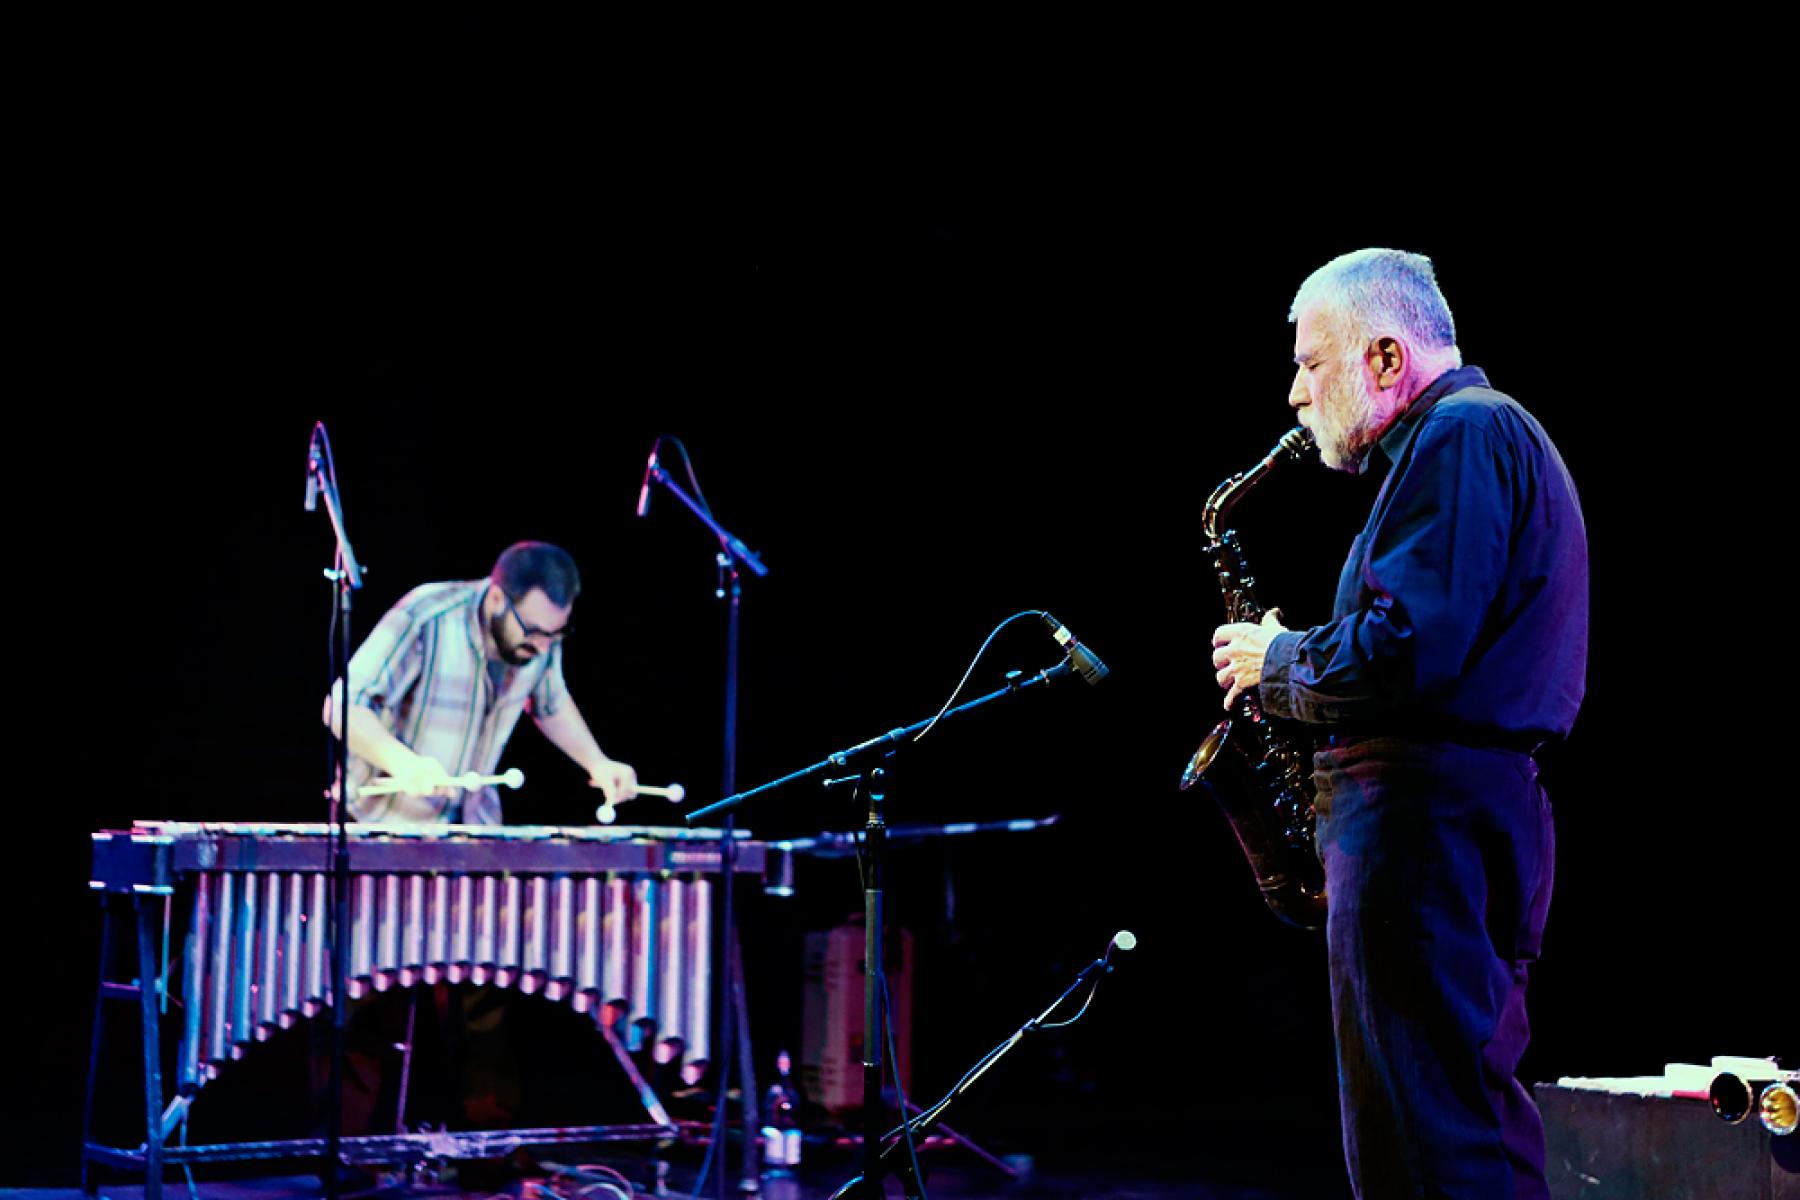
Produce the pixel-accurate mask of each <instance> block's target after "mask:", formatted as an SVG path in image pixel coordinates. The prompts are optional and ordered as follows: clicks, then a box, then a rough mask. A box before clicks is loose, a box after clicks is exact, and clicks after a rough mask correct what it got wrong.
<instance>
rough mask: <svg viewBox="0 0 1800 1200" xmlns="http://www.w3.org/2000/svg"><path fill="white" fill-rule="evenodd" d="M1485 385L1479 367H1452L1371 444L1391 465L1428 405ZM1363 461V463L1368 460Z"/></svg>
mask: <svg viewBox="0 0 1800 1200" xmlns="http://www.w3.org/2000/svg"><path fill="white" fill-rule="evenodd" d="M1487 386H1488V377H1487V373H1486V372H1485V371H1483V370H1482V369H1481V368H1480V367H1456V368H1454V369H1452V370H1449V371H1445V372H1444V373H1443V374H1442V375H1439V376H1438V377H1437V378H1436V379H1434V380H1432V381H1431V383H1430V384H1429V385H1428V386H1427V387H1426V388H1425V390H1424V391H1422V392H1420V393H1419V394H1418V395H1417V396H1416V397H1414V399H1413V402H1412V403H1411V404H1409V405H1407V406H1406V411H1405V412H1404V413H1401V414H1400V419H1399V420H1398V421H1395V422H1394V423H1393V424H1392V425H1389V426H1388V427H1387V431H1386V432H1385V433H1383V434H1382V435H1381V436H1380V437H1379V438H1377V439H1376V442H1375V444H1376V445H1377V446H1379V447H1380V448H1381V453H1382V456H1383V457H1384V458H1386V459H1387V460H1388V465H1389V466H1392V465H1393V464H1394V463H1396V462H1398V461H1400V455H1401V452H1402V451H1404V450H1405V449H1406V443H1407V442H1408V441H1410V440H1412V435H1413V432H1414V431H1415V430H1417V429H1418V427H1419V423H1420V422H1422V421H1423V420H1424V419H1425V414H1426V413H1427V412H1429V411H1431V406H1432V405H1434V404H1436V403H1437V402H1438V401H1439V400H1441V399H1443V398H1444V397H1445V396H1448V395H1450V394H1451V393H1453V392H1460V391H1462V390H1463V389H1465V388H1472V387H1487ZM1363 461H1364V463H1365V464H1366V463H1367V461H1368V460H1367V459H1365V460H1363Z"/></svg>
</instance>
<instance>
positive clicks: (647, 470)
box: [637, 438, 662, 517]
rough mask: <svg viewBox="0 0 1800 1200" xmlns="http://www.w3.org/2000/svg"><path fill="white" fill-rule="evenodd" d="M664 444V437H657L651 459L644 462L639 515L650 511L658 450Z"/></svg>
mask: <svg viewBox="0 0 1800 1200" xmlns="http://www.w3.org/2000/svg"><path fill="white" fill-rule="evenodd" d="M661 445H662V439H661V438H657V439H656V445H654V446H651V447H650V461H649V462H647V463H645V464H644V482H643V483H641V484H639V485H638V506H637V515H638V516H640V517H642V516H646V515H648V514H649V512H650V480H651V478H652V477H653V476H655V474H656V451H657V449H658V448H659V447H660V446H661Z"/></svg>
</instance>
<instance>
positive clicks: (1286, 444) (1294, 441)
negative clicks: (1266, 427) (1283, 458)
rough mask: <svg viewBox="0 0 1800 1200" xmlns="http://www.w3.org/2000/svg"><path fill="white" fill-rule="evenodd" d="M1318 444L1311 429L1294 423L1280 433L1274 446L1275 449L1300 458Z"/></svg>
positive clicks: (1314, 448)
mask: <svg viewBox="0 0 1800 1200" xmlns="http://www.w3.org/2000/svg"><path fill="white" fill-rule="evenodd" d="M1318 445H1319V444H1318V442H1317V441H1316V440H1315V439H1314V438H1313V432H1312V430H1310V429H1308V428H1307V427H1306V426H1304V425H1296V426H1294V427H1293V428H1292V429H1290V430H1288V431H1287V432H1286V433H1284V434H1282V435H1281V441H1280V442H1279V443H1278V444H1277V445H1276V447H1275V448H1276V449H1277V450H1281V451H1285V452H1287V453H1288V454H1291V455H1292V456H1293V457H1295V458H1302V457H1304V456H1305V455H1306V454H1308V453H1310V452H1311V451H1313V450H1316V449H1317V448H1318Z"/></svg>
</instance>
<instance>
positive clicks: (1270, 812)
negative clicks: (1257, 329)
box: [1181, 426, 1325, 929]
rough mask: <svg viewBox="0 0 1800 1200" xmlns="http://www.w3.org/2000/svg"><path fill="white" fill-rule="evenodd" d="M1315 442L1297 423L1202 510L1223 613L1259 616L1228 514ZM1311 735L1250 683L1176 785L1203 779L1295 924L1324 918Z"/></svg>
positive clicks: (1266, 891) (1261, 880)
mask: <svg viewBox="0 0 1800 1200" xmlns="http://www.w3.org/2000/svg"><path fill="white" fill-rule="evenodd" d="M1312 448H1313V438H1312V434H1311V433H1310V432H1309V431H1308V430H1306V429H1305V428H1304V427H1299V426H1297V427H1295V428H1294V429H1292V430H1290V431H1288V432H1287V433H1286V434H1284V435H1282V438H1281V440H1280V441H1279V442H1278V443H1276V446H1275V448H1274V449H1273V450H1271V451H1270V452H1269V453H1268V455H1267V456H1266V457H1264V458H1263V460H1262V461H1261V462H1259V463H1257V464H1256V465H1255V466H1254V467H1251V468H1250V470H1248V471H1245V472H1242V473H1241V474H1238V475H1233V476H1232V477H1231V478H1230V479H1227V480H1226V481H1225V482H1224V483H1222V484H1220V485H1219V486H1218V488H1217V489H1215V490H1214V492H1213V494H1212V497H1211V498H1210V499H1208V500H1207V502H1206V508H1205V509H1204V511H1203V512H1202V515H1201V525H1202V529H1203V531H1204V533H1205V535H1206V555H1207V557H1208V558H1210V559H1211V560H1212V564H1213V568H1214V570H1216V571H1217V572H1218V576H1219V590H1220V591H1221V593H1223V596H1224V600H1225V619H1226V621H1227V622H1238V621H1244V622H1250V623H1252V624H1254V623H1256V622H1259V621H1261V620H1262V619H1263V616H1264V613H1265V611H1266V610H1265V609H1264V608H1263V606H1262V605H1261V604H1260V603H1258V601H1257V599H1256V590H1255V588H1256V580H1255V578H1254V577H1253V576H1252V575H1251V574H1250V570H1249V567H1248V566H1247V565H1246V563H1245V560H1244V553H1243V548H1242V547H1241V546H1240V545H1239V544H1238V538H1237V533H1236V531H1235V530H1231V529H1226V528H1224V525H1225V520H1226V517H1227V516H1228V515H1229V514H1230V512H1231V509H1232V508H1233V506H1235V505H1236V504H1237V502H1238V501H1239V500H1241V499H1242V498H1243V496H1244V494H1245V493H1246V492H1248V491H1249V490H1250V489H1251V488H1252V487H1254V486H1255V485H1256V484H1257V483H1259V482H1261V480H1262V479H1263V477H1264V476H1266V475H1267V474H1268V473H1269V472H1270V471H1272V470H1274V469H1275V468H1276V467H1277V466H1279V465H1280V464H1282V463H1284V462H1291V461H1297V460H1298V459H1300V458H1302V457H1303V456H1304V455H1305V454H1306V453H1307V452H1308V451H1310V450H1311V449H1312ZM1312 755H1313V746H1312V739H1311V738H1309V737H1307V736H1305V735H1304V734H1303V733H1301V732H1299V731H1298V729H1297V727H1296V726H1295V725H1294V724H1293V723H1291V722H1277V721H1275V720H1274V719H1272V718H1270V717H1269V716H1267V715H1266V714H1265V713H1264V712H1263V711H1262V703H1261V701H1260V700H1259V699H1258V698H1257V694H1256V691H1255V690H1254V689H1252V690H1250V691H1248V692H1245V693H1244V694H1243V695H1241V696H1239V697H1238V699H1237V703H1236V704H1234V705H1233V706H1232V710H1231V715H1229V716H1228V717H1226V718H1225V719H1224V720H1223V721H1220V722H1219V723H1218V725H1216V726H1215V727H1214V728H1213V731H1212V732H1211V733H1209V734H1207V735H1206V738H1205V740H1204V741H1202V742H1201V743H1200V748H1199V749H1198V750H1196V751H1195V752H1194V755H1193V757H1192V758H1191V759H1189V760H1188V765H1187V769H1186V770H1184V771H1183V772H1182V774H1181V788H1182V790H1183V791H1186V790H1188V789H1189V788H1191V787H1193V786H1194V785H1195V784H1196V783H1199V782H1200V781H1201V780H1202V779H1203V778H1204V779H1206V782H1207V784H1208V790H1209V791H1211V792H1212V794H1213V798H1214V799H1215V800H1216V801H1217V802H1218V804H1219V807H1220V809H1221V810H1223V812H1224V813H1225V818H1226V820H1228V821H1229V822H1230V823H1231V831H1232V833H1234V834H1235V835H1236V836H1237V840H1238V845H1239V846H1241V847H1242V848H1243V851H1244V856H1245V857H1246V858H1247V859H1249V861H1250V869H1251V871H1252V873H1253V874H1254V875H1255V876H1256V883H1257V886H1258V887H1259V888H1260V889H1262V895H1263V901H1264V903H1266V904H1267V905H1268V906H1269V910H1270V911H1271V912H1273V913H1274V914H1275V915H1276V916H1278V917H1280V918H1281V919H1282V920H1283V921H1286V922H1287V923H1288V924H1290V925H1293V926H1296V927H1298V928H1301V929H1321V928H1323V927H1324V925H1325V869H1324V867H1323V866H1322V865H1321V864H1320V862H1319V857H1318V850H1317V845H1316V843H1315V840H1314V826H1315V824H1316V816H1315V814H1314V812H1313V796H1314V788H1313V781H1312Z"/></svg>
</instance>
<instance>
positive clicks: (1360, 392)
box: [1313, 351, 1379, 472]
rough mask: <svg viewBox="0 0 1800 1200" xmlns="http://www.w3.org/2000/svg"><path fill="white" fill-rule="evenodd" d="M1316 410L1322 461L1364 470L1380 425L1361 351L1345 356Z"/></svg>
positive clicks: (1315, 434)
mask: <svg viewBox="0 0 1800 1200" xmlns="http://www.w3.org/2000/svg"><path fill="white" fill-rule="evenodd" d="M1313 411H1314V413H1315V414H1316V415H1317V418H1318V419H1317V421H1316V422H1315V423H1314V425H1313V437H1314V438H1315V439H1316V440H1317V441H1318V443H1319V461H1320V462H1322V463H1324V464H1325V465H1326V466H1328V467H1330V468H1332V469H1333V470H1336V471H1352V472H1355V471H1360V470H1362V462H1363V459H1365V458H1367V457H1368V454H1369V449H1370V447H1372V446H1374V445H1375V437H1376V433H1377V432H1378V429H1379V425H1378V423H1377V415H1378V414H1377V411H1376V404H1375V397H1374V396H1372V395H1370V393H1369V388H1368V383H1367V381H1366V380H1365V379H1364V378H1363V363H1362V355H1361V353H1360V352H1358V351H1353V352H1351V353H1349V354H1346V355H1345V356H1344V360H1343V362H1341V363H1339V364H1338V372H1337V378H1336V379H1335V380H1334V381H1333V382H1332V384H1331V387H1330V389H1329V390H1327V391H1326V393H1325V394H1324V395H1323V396H1321V397H1320V398H1319V403H1318V404H1317V405H1315V406H1314V409H1313Z"/></svg>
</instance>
